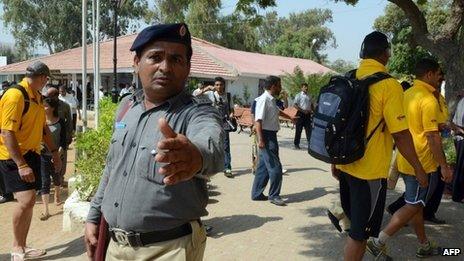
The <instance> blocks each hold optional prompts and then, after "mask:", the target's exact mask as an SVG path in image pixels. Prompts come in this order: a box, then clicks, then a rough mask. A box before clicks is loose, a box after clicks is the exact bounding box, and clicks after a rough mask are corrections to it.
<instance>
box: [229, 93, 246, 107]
mask: <svg viewBox="0 0 464 261" xmlns="http://www.w3.org/2000/svg"><path fill="white" fill-rule="evenodd" d="M232 102H233V103H234V104H237V105H239V106H243V105H244V102H243V100H242V99H241V98H240V97H239V96H238V95H236V94H234V95H233V96H232Z"/></svg>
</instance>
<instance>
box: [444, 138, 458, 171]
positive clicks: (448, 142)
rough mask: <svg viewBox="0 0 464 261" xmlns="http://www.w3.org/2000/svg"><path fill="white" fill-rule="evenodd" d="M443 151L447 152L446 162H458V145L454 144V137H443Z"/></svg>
mask: <svg viewBox="0 0 464 261" xmlns="http://www.w3.org/2000/svg"><path fill="white" fill-rule="evenodd" d="M442 140H443V151H444V152H445V156H446V162H448V163H449V164H454V163H456V159H457V157H456V147H455V146H454V138H452V137H449V138H443V139H442Z"/></svg>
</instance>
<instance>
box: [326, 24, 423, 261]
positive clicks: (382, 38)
mask: <svg viewBox="0 0 464 261" xmlns="http://www.w3.org/2000/svg"><path fill="white" fill-rule="evenodd" d="M360 58H361V61H360V65H359V67H358V69H357V70H356V78H357V79H363V78H365V77H368V76H371V75H373V74H375V73H378V72H383V73H385V72H386V71H387V70H386V68H385V65H386V64H387V63H388V60H389V58H390V44H389V42H388V39H387V36H386V35H385V34H383V33H380V32H377V31H375V32H372V33H370V34H368V35H367V36H366V37H365V38H364V40H363V43H362V46H361V51H360ZM369 97H370V101H371V102H370V103H369V111H370V113H369V118H368V122H367V130H366V137H368V136H370V137H371V138H370V139H369V142H368V143H367V144H366V149H365V153H364V155H363V157H362V158H361V159H359V160H357V161H355V162H353V163H350V164H346V165H337V166H332V175H333V176H334V178H336V179H338V180H339V182H340V199H341V204H342V208H343V212H344V213H345V214H346V216H347V217H348V219H349V220H350V221H351V225H350V231H349V236H348V238H347V240H346V244H345V250H344V259H345V260H361V259H362V258H363V256H364V254H365V251H366V243H367V239H368V238H369V237H371V236H377V235H378V233H379V231H380V226H381V224H382V218H383V212H384V208H385V200H386V189H387V180H386V178H387V175H388V170H389V168H390V162H391V157H392V152H393V140H394V141H395V144H396V146H397V147H398V149H399V151H400V152H402V153H403V155H405V157H406V158H407V160H408V161H409V162H411V163H412V166H414V171H415V172H416V175H417V177H418V178H420V179H421V182H422V181H423V180H425V179H426V174H425V172H424V169H423V168H422V166H421V164H420V162H419V159H418V157H417V154H416V153H415V151H414V144H413V141H412V137H411V134H410V132H409V130H408V124H407V122H406V117H405V114H404V111H403V104H402V100H403V90H402V88H401V85H400V84H399V83H398V81H397V80H396V79H394V78H388V79H385V80H382V81H379V82H377V83H375V84H372V85H371V86H369ZM382 122H383V123H382ZM379 123H380V125H383V126H380V125H379ZM376 126H380V127H379V128H377V130H375V129H376ZM374 130H375V131H374Z"/></svg>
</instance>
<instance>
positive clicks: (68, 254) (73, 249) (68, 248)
mask: <svg viewBox="0 0 464 261" xmlns="http://www.w3.org/2000/svg"><path fill="white" fill-rule="evenodd" d="M55 250H58V251H60V252H59V253H57V254H47V255H46V256H44V257H42V258H36V259H34V260H61V259H63V258H72V257H77V256H80V255H82V254H83V253H85V246H84V237H79V238H76V239H74V240H73V241H70V242H68V243H65V244H61V245H58V246H53V247H50V248H47V252H49V253H50V252H55ZM1 260H3V259H1Z"/></svg>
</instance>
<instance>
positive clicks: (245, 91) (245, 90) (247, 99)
mask: <svg viewBox="0 0 464 261" xmlns="http://www.w3.org/2000/svg"><path fill="white" fill-rule="evenodd" d="M250 97H251V93H250V88H248V86H246V85H245V86H244V87H243V100H244V101H245V104H244V105H249V104H250Z"/></svg>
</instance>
